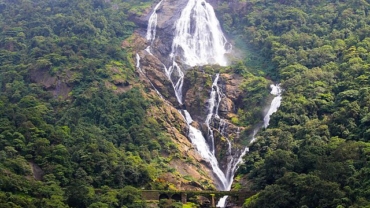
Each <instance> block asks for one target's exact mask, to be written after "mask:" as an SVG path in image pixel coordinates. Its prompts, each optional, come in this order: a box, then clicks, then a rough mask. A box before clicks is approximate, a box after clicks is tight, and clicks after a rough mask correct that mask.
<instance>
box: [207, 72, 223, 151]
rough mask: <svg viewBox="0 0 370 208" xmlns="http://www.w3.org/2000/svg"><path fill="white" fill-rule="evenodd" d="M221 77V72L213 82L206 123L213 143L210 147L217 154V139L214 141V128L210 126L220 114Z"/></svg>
mask: <svg viewBox="0 0 370 208" xmlns="http://www.w3.org/2000/svg"><path fill="white" fill-rule="evenodd" d="M219 78H220V74H218V73H217V74H216V78H215V79H214V81H213V83H212V89H211V94H210V96H209V97H210V98H209V99H208V114H207V117H206V120H205V124H206V126H207V128H208V141H209V142H210V143H211V145H210V148H211V151H212V153H213V154H215V141H214V136H213V130H212V128H211V126H210V124H211V120H212V118H213V116H215V117H219V116H218V107H219V105H220V102H221V96H222V95H221V91H220V88H219V87H218V85H217V82H218V79H219Z"/></svg>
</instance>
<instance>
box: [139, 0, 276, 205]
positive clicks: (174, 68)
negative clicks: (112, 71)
mask: <svg viewBox="0 0 370 208" xmlns="http://www.w3.org/2000/svg"><path fill="white" fill-rule="evenodd" d="M163 1H164V0H161V1H160V2H159V3H158V4H157V5H156V6H155V7H154V10H153V12H152V14H151V16H150V18H149V21H148V28H147V34H146V39H147V40H148V42H150V45H149V46H148V47H147V48H146V49H145V50H146V51H147V52H148V53H149V54H150V55H153V54H152V53H151V45H152V44H153V41H154V40H155V38H156V27H157V19H158V14H157V11H158V9H159V7H160V5H161V4H162V3H163ZM174 28H175V31H174V39H173V42H172V47H171V48H172V51H171V53H170V57H169V60H167V61H166V63H171V64H170V65H169V66H165V65H164V64H163V69H164V71H165V73H166V76H167V78H168V79H169V81H170V82H171V83H172V87H173V89H174V91H175V95H176V98H177V100H178V102H179V104H181V105H182V104H183V102H182V99H183V97H182V96H183V95H182V86H183V80H184V70H183V69H181V67H182V66H183V65H185V66H186V67H193V66H197V65H198V66H201V65H205V64H219V65H221V66H225V65H227V60H226V58H225V53H227V52H228V49H227V47H230V48H231V45H229V44H228V43H227V40H226V38H225V36H224V35H223V33H222V30H221V28H220V24H219V22H218V20H217V17H216V15H215V13H214V10H213V8H212V6H211V5H210V4H208V3H207V2H206V1H204V0H189V1H188V3H187V5H186V6H185V8H184V9H183V10H182V12H181V15H180V18H179V19H178V20H177V22H176V24H175V27H174ZM179 61H180V62H179ZM137 68H138V69H140V56H138V55H137ZM140 70H141V69H140ZM218 79H219V74H216V77H215V79H214V81H213V84H212V89H211V93H210V99H209V100H208V114H207V117H206V118H205V124H206V126H207V128H208V140H209V141H210V143H211V145H210V146H209V145H208V144H207V142H206V139H205V138H204V137H203V135H202V132H201V131H200V130H198V129H196V128H195V127H193V126H192V125H191V123H192V122H193V120H192V118H191V116H190V114H189V113H188V112H187V111H186V110H182V113H183V114H184V119H185V120H186V122H187V124H188V126H189V135H188V136H189V138H190V140H191V141H192V143H193V144H194V146H195V147H196V149H197V151H198V152H199V153H200V155H201V156H202V157H203V158H204V159H205V160H206V161H208V162H209V163H210V165H211V167H212V170H213V172H214V175H215V176H216V178H217V179H218V180H219V184H218V185H219V186H218V188H219V189H220V190H230V188H231V184H232V182H233V177H234V174H235V172H236V170H237V167H238V164H239V163H240V162H242V157H243V156H244V155H245V154H246V152H247V151H248V150H249V149H248V147H246V148H245V149H244V150H243V151H242V152H239V153H238V154H240V156H239V157H238V158H234V157H233V156H232V145H231V142H230V140H229V139H228V138H227V135H226V134H227V133H226V128H227V124H226V122H225V121H224V120H223V119H221V118H220V117H219V116H218V108H219V105H220V102H221V99H222V93H221V91H220V88H219V87H218V85H217V82H218ZM153 87H154V86H153ZM156 91H157V90H156ZM158 93H159V92H158ZM271 93H272V94H274V95H276V97H275V98H274V100H273V101H272V104H271V107H270V109H269V111H268V113H267V115H266V116H265V119H264V126H265V127H267V126H268V122H269V120H270V116H271V114H272V113H274V112H276V110H277V108H278V107H279V106H280V102H281V94H280V93H281V89H280V87H279V86H278V85H276V86H275V85H274V86H273V87H272V92H271ZM214 118H217V119H218V120H219V131H220V133H221V135H222V136H223V137H224V138H225V139H226V141H227V142H228V155H229V157H228V163H227V168H226V174H225V173H224V172H223V171H222V170H221V169H220V167H219V165H218V161H217V159H216V157H215V148H214V138H213V130H212V128H211V126H210V124H211V122H212V119H214ZM256 132H257V131H256ZM256 132H255V133H256ZM239 134H240V130H239V128H238V132H237V136H238V137H239ZM254 139H255V138H254V135H253V139H252V141H251V142H253V141H254ZM226 198H227V197H224V198H222V199H221V200H220V201H219V203H218V205H217V206H218V207H224V206H225V203H226Z"/></svg>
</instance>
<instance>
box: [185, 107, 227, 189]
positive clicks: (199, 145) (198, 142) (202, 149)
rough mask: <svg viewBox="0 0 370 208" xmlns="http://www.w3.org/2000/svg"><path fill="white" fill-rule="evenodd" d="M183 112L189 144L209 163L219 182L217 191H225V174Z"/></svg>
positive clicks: (188, 116)
mask: <svg viewBox="0 0 370 208" xmlns="http://www.w3.org/2000/svg"><path fill="white" fill-rule="evenodd" d="M183 112H184V114H185V119H186V122H187V124H188V126H189V135H188V136H189V138H190V140H191V142H192V143H193V145H194V146H195V148H196V149H197V151H198V152H199V154H200V155H201V157H202V158H203V159H204V160H206V161H207V162H209V163H210V165H211V167H212V170H213V173H214V174H215V176H216V177H217V179H218V180H219V182H220V184H219V189H220V190H225V189H226V187H227V179H226V177H225V174H224V173H223V172H222V170H221V169H220V167H219V165H218V161H217V158H216V157H215V155H214V154H213V152H211V150H210V148H209V146H208V144H207V142H206V140H205V138H204V137H203V134H202V132H201V131H200V130H199V129H196V128H195V127H193V126H192V125H191V123H192V122H193V119H192V118H191V116H190V114H189V112H188V111H186V110H184V111H183Z"/></svg>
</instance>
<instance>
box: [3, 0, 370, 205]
mask: <svg viewBox="0 0 370 208" xmlns="http://www.w3.org/2000/svg"><path fill="white" fill-rule="evenodd" d="M218 2H219V6H218V7H217V13H218V14H219V16H220V20H221V22H222V24H223V29H224V30H225V31H226V32H227V33H228V34H229V35H230V36H232V37H234V40H235V41H237V44H238V43H241V44H238V46H244V45H245V46H248V51H247V52H246V58H245V60H243V61H242V62H237V63H234V64H233V66H231V67H230V68H227V69H221V70H226V71H227V72H228V73H236V74H239V75H240V76H241V77H243V83H242V85H241V89H242V90H243V93H245V94H243V98H244V99H243V100H242V102H241V103H243V104H242V105H241V104H240V106H237V107H238V109H239V110H238V111H237V113H236V114H235V115H233V117H232V118H231V121H232V122H233V124H237V125H241V126H245V127H249V128H252V127H253V125H255V124H256V123H257V122H258V117H259V118H262V115H261V113H260V111H261V109H262V104H263V102H264V99H266V96H267V93H268V89H267V88H266V87H267V86H268V84H269V83H268V81H267V80H268V79H273V80H275V81H280V82H281V83H282V88H283V89H284V93H283V102H282V105H281V107H280V109H279V111H278V112H277V113H275V114H274V115H273V116H272V118H271V121H270V126H269V128H268V129H266V130H263V131H262V132H260V133H259V135H258V140H257V141H256V142H255V143H254V144H252V146H251V147H250V152H249V153H248V154H247V155H246V157H245V163H244V164H242V166H241V167H240V169H239V178H240V177H243V176H244V177H248V180H250V181H251V185H249V186H250V187H240V185H239V187H238V188H251V189H253V190H255V191H257V192H258V194H257V195H255V196H254V197H252V198H250V199H249V200H247V201H246V204H245V206H246V207H366V206H370V194H369V191H368V190H370V187H369V186H370V185H369V178H370V176H369V172H370V166H369V158H368V157H369V155H370V144H369V138H370V129H369V126H370V112H369V108H370V80H369V74H370V38H369V37H370V26H369V24H370V18H369V8H370V2H369V1H368V0H351V1H338V0H336V1H335V0H330V1H321V0H315V1H298V0H296V1H273V0H264V1H261V0H252V1H237V0H234V1H228V2H226V1H218ZM152 3H153V2H152V1H140V2H138V1H134V0H126V1H125V2H122V1H116V0H93V1H88V0H79V1H67V0H50V1H41V0H15V1H9V0H0V207H122V206H126V207H133V206H135V207H142V206H145V205H143V204H141V203H138V202H139V201H140V197H139V194H138V188H153V189H168V188H176V187H175V186H174V184H171V183H169V182H168V181H165V180H164V179H163V178H161V177H160V176H161V175H163V174H165V173H174V175H176V173H175V172H176V170H175V169H174V168H171V167H170V166H169V164H170V163H171V162H174V161H182V160H187V162H189V163H195V162H194V161H192V159H190V158H184V156H185V154H184V153H183V152H180V150H179V149H178V147H177V144H176V143H174V141H173V140H171V139H169V138H170V137H171V136H173V135H171V136H170V135H168V133H169V132H168V129H167V128H168V127H167V126H166V125H167V124H165V123H166V122H167V121H166V119H168V118H157V117H156V118H153V116H152V117H148V112H150V113H152V114H154V113H155V112H156V111H158V112H164V111H165V110H163V108H162V106H163V101H162V100H159V99H158V98H156V97H155V96H150V91H149V90H148V89H147V88H145V87H143V85H142V84H141V83H140V81H138V78H137V76H136V75H135V71H134V70H135V69H134V66H135V63H134V62H133V60H132V57H133V56H132V55H133V54H131V51H128V50H123V49H122V48H121V42H122V41H123V40H124V39H126V38H128V37H129V36H130V35H132V33H133V31H134V29H135V28H136V27H137V26H136V23H134V22H133V19H132V15H141V14H143V12H144V11H145V10H146V9H147V8H148V7H149V6H150V5H152ZM229 3H230V4H229ZM238 5H239V6H238ZM194 74H196V73H194ZM187 76H191V74H188V75H187ZM190 78H194V79H195V77H190ZM190 81H192V80H190ZM193 81H194V83H197V82H196V80H193ZM211 83H212V80H209V77H207V80H205V85H207V84H208V85H210V84H211ZM251 109H252V110H251ZM167 111H171V110H168V109H167ZM170 113H171V112H169V113H168V114H170ZM176 118H177V117H176V116H173V118H171V119H176ZM181 128H182V127H181V124H178V123H177V124H176V126H175V129H176V130H174V131H179V132H180V131H181ZM173 134H174V135H175V136H173V137H176V138H178V136H179V135H178V134H176V133H173ZM148 138H150V139H148ZM165 156H168V158H166V157H165ZM174 163H175V162H174ZM176 165H177V164H176ZM195 165H196V164H195ZM179 178H180V177H178V178H175V179H173V181H176V180H178V181H179V180H180V179H179ZM184 178H185V180H186V178H188V179H189V181H194V179H193V178H192V176H187V177H183V178H182V179H181V180H183V179H184ZM194 184H195V185H196V186H199V187H202V188H205V187H206V188H207V187H208V188H212V185H211V184H208V181H206V180H202V181H199V183H194Z"/></svg>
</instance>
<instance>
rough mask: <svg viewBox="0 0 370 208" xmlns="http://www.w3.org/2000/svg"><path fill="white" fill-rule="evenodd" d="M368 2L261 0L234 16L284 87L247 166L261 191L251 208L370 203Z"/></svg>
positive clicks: (245, 170)
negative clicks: (276, 110)
mask: <svg viewBox="0 0 370 208" xmlns="http://www.w3.org/2000/svg"><path fill="white" fill-rule="evenodd" d="M369 8H370V2H369V1H360V0H353V1H272V0H267V1H260V0H255V1H248V2H247V5H246V7H245V8H244V9H245V13H244V15H245V16H242V17H240V16H238V15H236V16H235V17H236V18H238V17H239V19H238V21H239V22H240V23H241V24H242V26H241V25H235V27H239V28H241V29H243V30H244V31H243V33H241V34H240V35H241V36H242V38H243V39H244V40H245V41H246V42H247V41H248V44H249V45H250V46H251V47H254V48H258V50H259V51H260V54H262V55H263V56H264V57H265V58H268V59H270V60H271V62H272V63H273V64H274V66H275V68H276V70H275V72H274V73H273V74H275V76H276V77H277V78H278V79H279V80H280V82H281V83H282V88H283V89H284V93H283V102H282V105H281V107H280V109H279V110H278V112H277V113H276V114H274V115H273V116H272V119H271V122H270V126H269V128H268V129H266V130H264V131H262V132H261V133H260V134H259V135H258V139H257V141H256V142H255V143H254V144H252V146H251V147H250V152H249V153H248V155H247V156H246V157H245V163H244V164H243V165H242V167H241V168H240V169H239V174H243V175H244V174H248V177H249V180H251V182H252V185H251V186H252V189H254V190H256V191H258V192H259V194H258V195H256V197H254V198H253V199H251V200H248V202H247V203H246V205H245V206H246V207H366V206H369V205H370V195H369V192H368V190H369V189H370V187H369V174H368V173H369V170H370V169H369V168H370V166H369V159H368V157H369V155H370V152H369V151H370V143H369V138H370V134H369V133H370V130H369V126H370V123H369V107H370V96H369V95H370V94H369V92H370V91H369V89H370V80H369V75H370V71H369V69H370V39H369V37H370V26H369V25H370V18H369ZM231 16H233V15H231ZM230 24H231V23H230Z"/></svg>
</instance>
